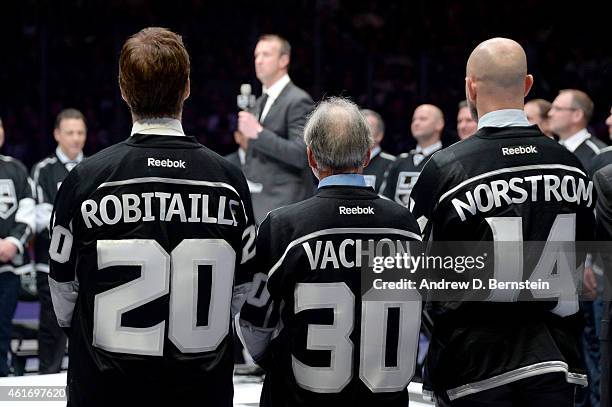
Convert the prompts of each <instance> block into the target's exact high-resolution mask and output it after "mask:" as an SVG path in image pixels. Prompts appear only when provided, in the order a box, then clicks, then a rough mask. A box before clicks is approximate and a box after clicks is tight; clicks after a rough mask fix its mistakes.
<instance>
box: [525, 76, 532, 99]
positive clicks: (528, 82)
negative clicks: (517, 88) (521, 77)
mask: <svg viewBox="0 0 612 407" xmlns="http://www.w3.org/2000/svg"><path fill="white" fill-rule="evenodd" d="M532 86H533V75H527V76H525V96H527V95H528V94H529V91H530V90H531V87H532Z"/></svg>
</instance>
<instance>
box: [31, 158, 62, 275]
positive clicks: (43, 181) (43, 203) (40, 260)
mask: <svg viewBox="0 0 612 407" xmlns="http://www.w3.org/2000/svg"><path fill="white" fill-rule="evenodd" d="M68 172H69V171H68V169H67V168H66V165H65V164H64V163H62V162H61V161H60V159H59V158H58V157H57V155H56V154H53V155H52V156H50V157H47V158H45V159H43V160H41V161H39V162H38V163H36V164H35V165H34V167H32V180H33V181H34V188H35V189H34V191H35V198H36V239H35V240H34V260H35V268H36V271H42V272H45V273H48V272H49V242H50V241H51V239H50V233H49V222H50V220H51V212H52V211H53V202H55V196H56V195H57V191H58V190H59V187H60V185H61V184H62V181H63V180H64V178H66V176H67V175H68Z"/></svg>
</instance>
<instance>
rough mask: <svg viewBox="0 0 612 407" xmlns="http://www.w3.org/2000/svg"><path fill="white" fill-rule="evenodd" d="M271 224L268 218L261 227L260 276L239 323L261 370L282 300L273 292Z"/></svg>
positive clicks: (250, 292)
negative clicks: (275, 298)
mask: <svg viewBox="0 0 612 407" xmlns="http://www.w3.org/2000/svg"><path fill="white" fill-rule="evenodd" d="M271 223H272V222H271V220H270V215H268V216H267V217H266V219H265V220H264V221H263V222H262V224H261V225H260V227H259V230H258V233H257V256H256V261H255V267H256V270H257V273H256V274H255V275H254V277H253V283H252V285H251V289H250V291H249V293H248V295H247V297H246V301H245V302H244V305H243V306H242V309H241V311H240V314H239V316H238V318H237V320H238V321H237V324H236V327H237V331H238V335H239V337H240V339H241V341H242V343H243V344H244V346H245V348H246V349H247V350H248V351H249V353H250V355H251V356H252V357H253V359H254V360H255V362H257V363H258V364H259V365H261V366H262V367H263V366H265V359H266V350H267V347H268V344H269V342H270V340H271V338H272V335H273V333H274V331H275V329H276V327H277V325H278V322H279V319H280V314H279V309H278V303H279V301H275V300H274V297H273V295H272V294H271V292H270V289H271V287H270V283H271V282H272V281H270V277H271V276H272V274H273V273H274V263H273V262H274V261H275V256H274V253H273V250H272V249H273V248H272V236H271ZM272 292H274V290H273V291H272Z"/></svg>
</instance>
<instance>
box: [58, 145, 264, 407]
mask: <svg viewBox="0 0 612 407" xmlns="http://www.w3.org/2000/svg"><path fill="white" fill-rule="evenodd" d="M52 225H53V229H52V237H51V246H50V251H49V254H50V257H51V263H50V265H51V269H50V278H49V284H50V288H51V293H52V296H53V303H54V308H55V312H56V315H57V317H58V322H59V323H60V326H64V327H68V326H69V327H70V328H69V330H70V336H69V338H70V347H69V357H70V366H69V370H68V397H69V405H74V406H87V407H90V406H119V405H121V406H123V405H125V406H128V405H129V406H134V405H181V406H201V405H211V406H226V407H230V406H232V398H233V384H232V372H233V349H232V346H233V345H232V343H233V341H232V331H231V329H230V325H231V324H230V321H231V316H230V308H231V306H232V292H233V291H234V294H239V293H240V292H241V290H244V292H246V287H248V283H249V282H250V281H252V278H253V275H252V274H251V273H250V272H249V271H248V267H249V264H250V262H251V261H252V259H253V258H254V255H255V247H254V240H255V226H254V217H253V213H252V207H251V202H250V196H249V191H248V188H247V184H246V181H245V179H244V176H243V175H242V174H241V173H240V170H239V169H237V168H236V167H235V166H233V165H231V164H229V163H228V162H227V161H226V160H225V159H223V158H222V157H221V156H219V155H217V154H215V153H214V152H212V151H210V150H209V149H207V148H205V147H204V146H202V145H201V144H199V143H198V142H197V140H196V139H195V138H193V137H187V136H161V135H144V134H134V135H133V136H131V137H130V138H129V139H127V140H126V141H124V142H122V143H119V144H116V145H114V146H112V147H109V148H107V149H105V150H103V151H101V152H99V153H98V154H96V155H94V156H92V157H89V158H88V159H87V160H85V161H83V162H82V163H81V164H79V165H78V166H77V167H75V168H74V169H73V170H72V171H71V172H70V173H69V174H68V176H67V177H66V179H65V180H64V181H63V182H62V185H61V187H60V190H59V192H58V195H57V198H56V200H55V206H54V212H53V221H52ZM245 284H246V285H245ZM235 287H236V288H235ZM234 305H236V304H234Z"/></svg>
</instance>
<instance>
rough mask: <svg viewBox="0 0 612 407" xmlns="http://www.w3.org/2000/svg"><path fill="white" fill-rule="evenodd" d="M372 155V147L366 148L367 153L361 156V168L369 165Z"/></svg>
mask: <svg viewBox="0 0 612 407" xmlns="http://www.w3.org/2000/svg"><path fill="white" fill-rule="evenodd" d="M371 155H372V147H370V148H368V151H367V152H366V153H365V155H364V156H363V168H365V167H367V166H368V165H370V157H371Z"/></svg>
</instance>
